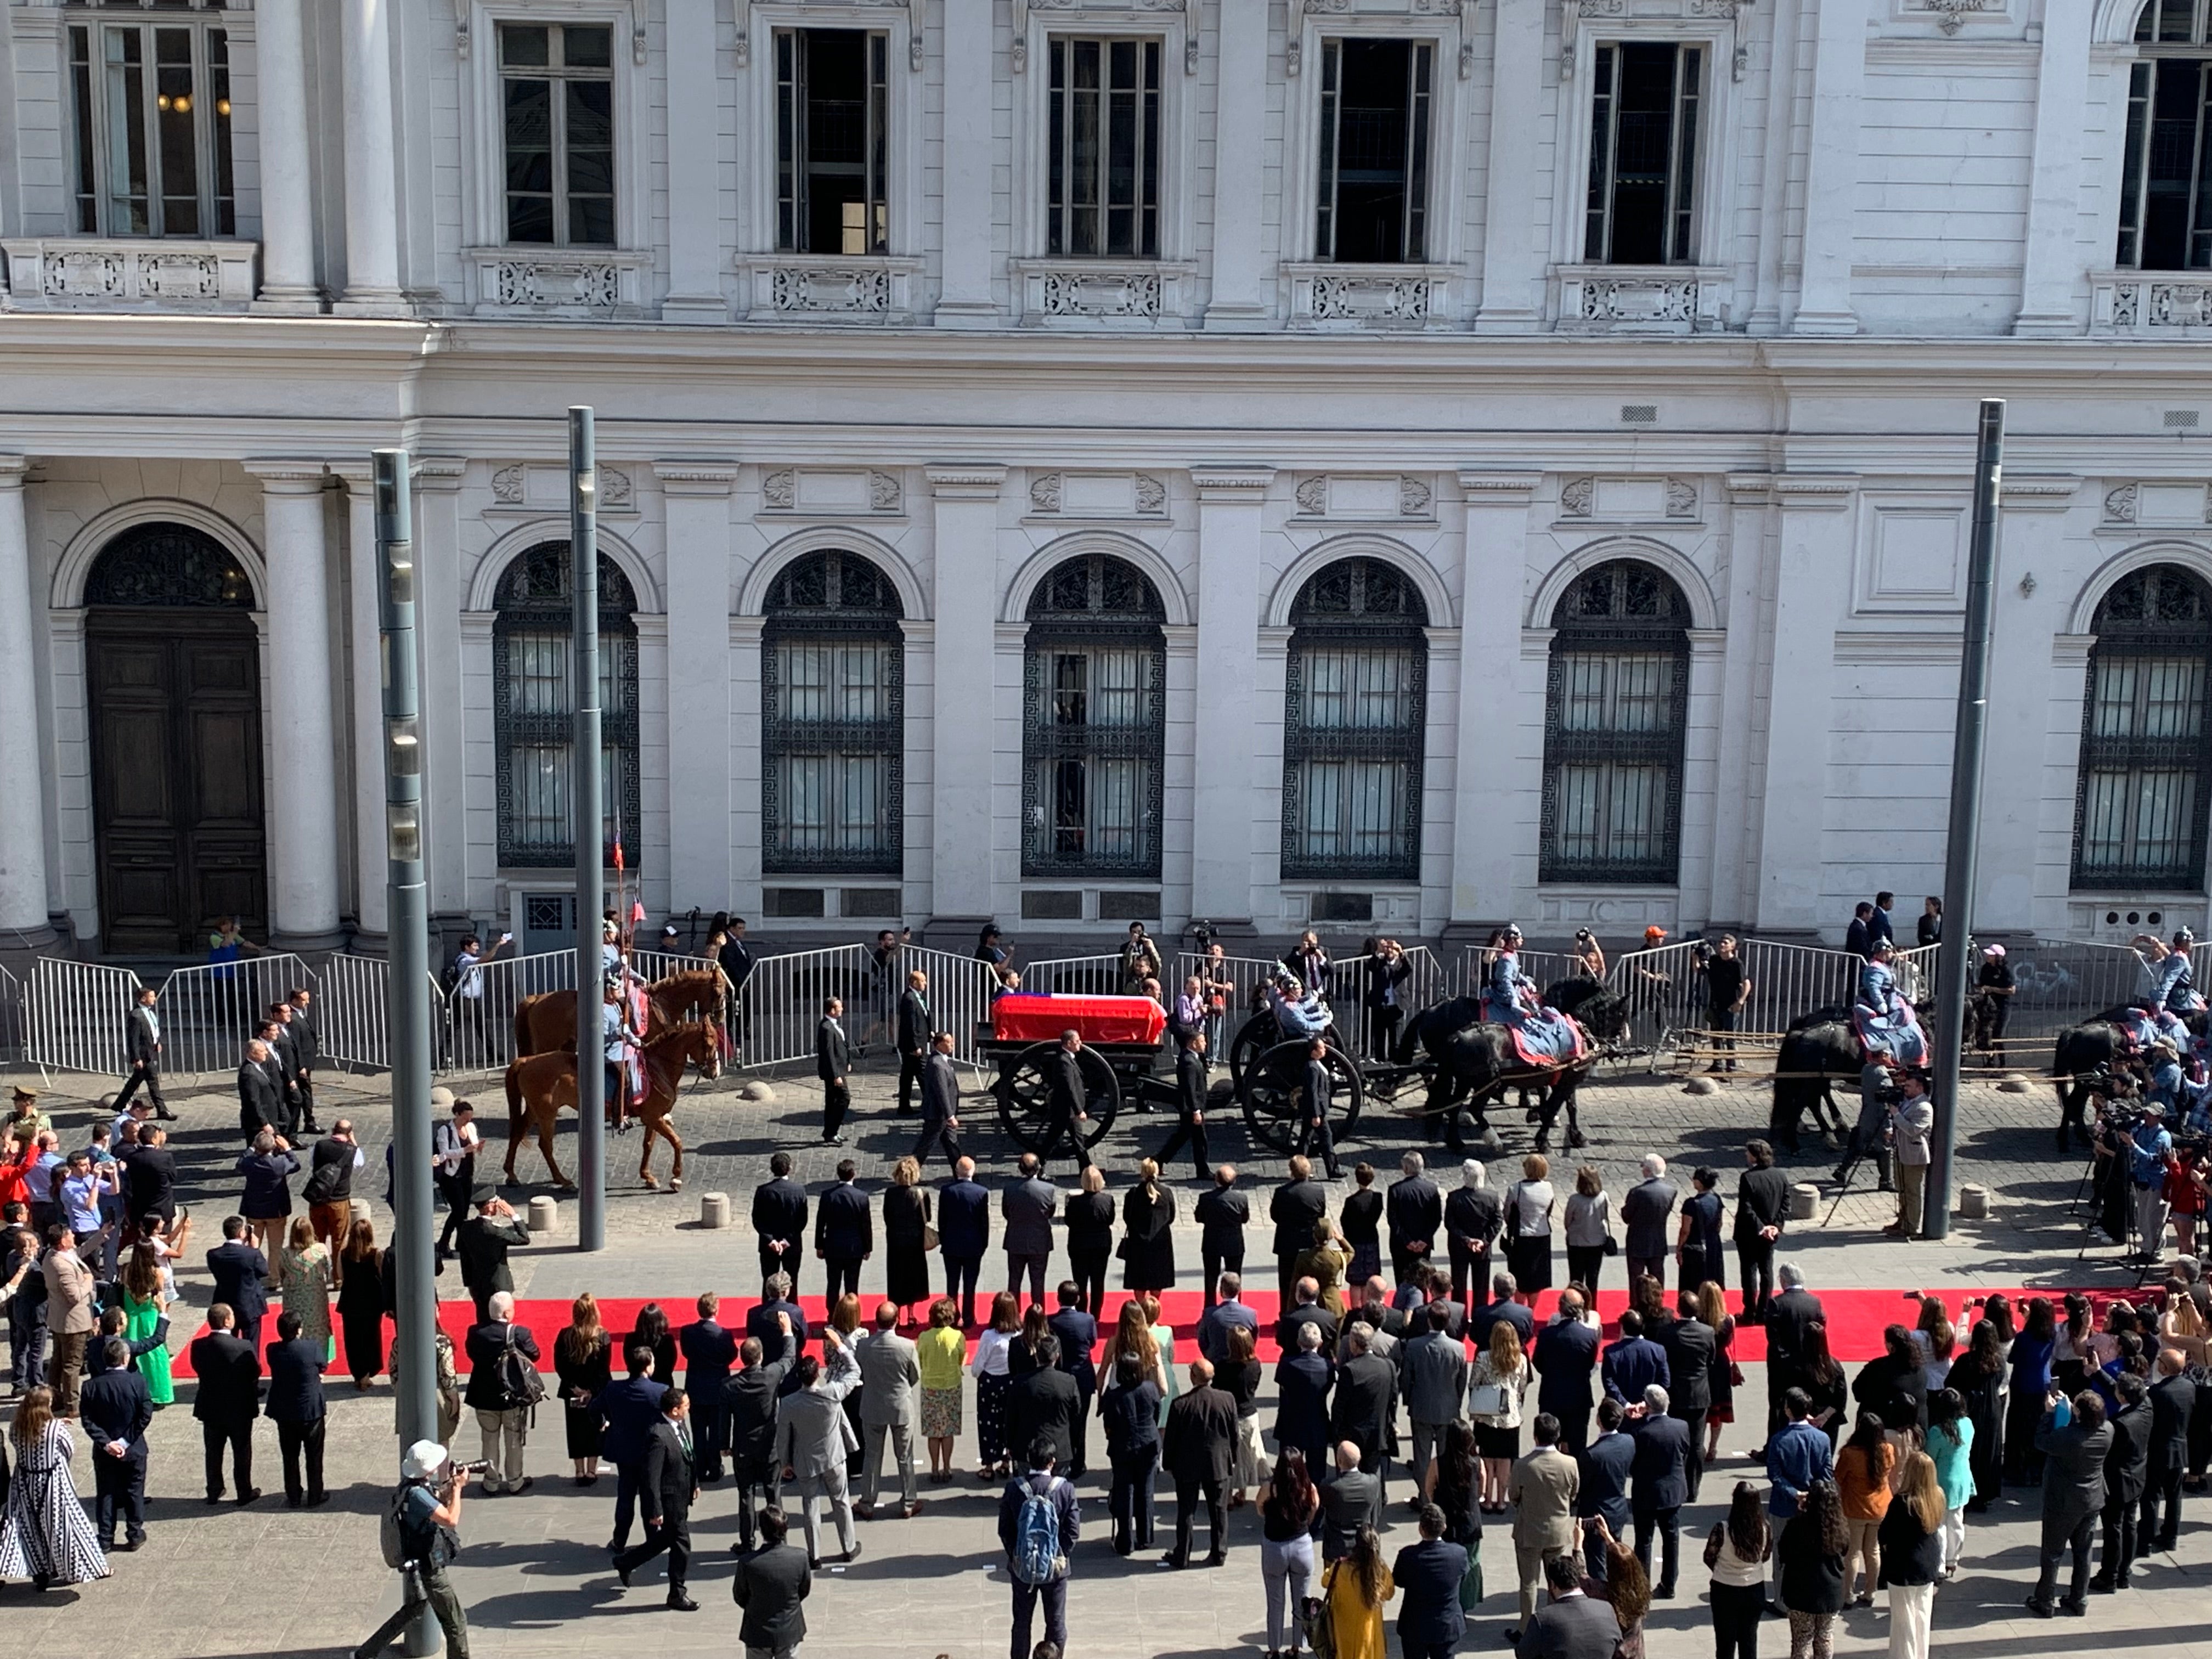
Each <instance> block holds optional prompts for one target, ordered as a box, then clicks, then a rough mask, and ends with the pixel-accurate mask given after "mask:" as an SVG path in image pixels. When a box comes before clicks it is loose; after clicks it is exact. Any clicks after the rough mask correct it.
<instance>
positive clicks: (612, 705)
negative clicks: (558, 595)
mask: <svg viewBox="0 0 2212 1659" xmlns="http://www.w3.org/2000/svg"><path fill="white" fill-rule="evenodd" d="M500 642H501V647H502V649H503V652H504V664H503V670H502V671H501V675H500V676H499V687H500V696H501V708H500V711H499V712H500V721H499V724H500V726H501V731H502V732H505V733H506V734H507V743H506V744H505V748H506V765H507V786H508V799H507V808H506V811H505V813H504V815H503V817H504V822H503V823H502V825H501V848H502V851H501V862H503V863H507V864H545V863H555V862H558V861H559V860H560V859H561V858H564V857H568V856H570V855H571V854H570V849H571V848H573V847H574V828H573V826H572V823H571V817H572V814H573V812H574V797H573V790H572V788H571V776H572V770H571V768H570V765H569V756H570V752H571V745H570V742H569V738H568V728H569V721H570V720H571V718H572V717H573V716H574V712H575V710H574V697H573V694H572V690H571V688H572V687H573V685H574V678H573V669H574V661H575V652H574V645H573V643H572V641H571V639H570V636H569V635H568V632H567V631H566V630H556V629H520V628H517V629H509V630H507V632H505V633H504V634H502V635H501V641H500ZM636 683H637V641H636V640H635V639H634V638H630V637H628V636H625V635H613V634H608V635H601V636H600V640H599V707H600V709H601V711H602V713H601V719H602V720H604V721H605V725H606V727H607V729H608V731H609V732H610V734H611V735H610V736H609V737H608V738H607V739H606V742H605V745H604V746H603V747H602V749H601V750H600V763H599V765H600V771H599V777H600V781H599V792H600V793H599V800H600V807H601V821H600V834H601V836H602V837H603V840H604V842H605V845H607V846H609V847H611V846H612V845H613V844H614V841H615V837H616V836H617V835H618V834H619V833H621V831H620V825H619V814H620V813H621V811H622V809H623V803H624V802H625V801H627V800H629V799H632V798H633V797H634V796H635V793H636V783H635V779H634V778H632V777H631V776H630V775H629V769H630V768H631V767H632V766H634V765H635V759H634V754H635V745H636V737H635V732H636V726H637V715H636V711H635V708H632V707H631V706H630V702H629V689H630V688H631V687H632V686H634V685H635V684H636ZM635 843H636V836H635V830H634V828H633V833H632V834H631V835H630V836H629V837H628V839H627V842H626V844H625V846H624V848H623V856H624V858H625V859H626V860H627V861H628V862H629V865H630V866H631V867H632V868H635V867H636V865H637V862H638V854H639V850H640V849H639V848H638V847H637V845H636V844H635Z"/></svg>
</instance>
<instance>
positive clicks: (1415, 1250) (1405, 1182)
mask: <svg viewBox="0 0 2212 1659" xmlns="http://www.w3.org/2000/svg"><path fill="white" fill-rule="evenodd" d="M1425 1168H1426V1166H1425V1164H1423V1162H1422V1160H1421V1155H1420V1154H1419V1152H1407V1154H1406V1155H1405V1157H1403V1158H1400V1159H1399V1160H1398V1169H1399V1171H1400V1174H1399V1178H1398V1179H1397V1180H1395V1181H1394V1182H1391V1183H1390V1190H1389V1192H1388V1193H1386V1194H1383V1216H1384V1218H1386V1219H1387V1220H1388V1221H1389V1224H1390V1276H1391V1278H1392V1279H1395V1281H1396V1282H1397V1283H1399V1284H1401V1285H1402V1284H1404V1283H1405V1282H1406V1279H1407V1276H1408V1275H1409V1274H1411V1273H1412V1272H1413V1267H1414V1266H1415V1264H1416V1263H1425V1262H1426V1261H1428V1260H1429V1258H1430V1257H1431V1256H1432V1255H1435V1254H1436V1248H1437V1229H1438V1228H1440V1227H1442V1226H1443V1225H1444V1200H1443V1194H1441V1193H1439V1192H1438V1191H1437V1183H1436V1182H1433V1181H1431V1180H1430V1179H1429V1177H1428V1176H1427V1174H1426V1173H1425Z"/></svg>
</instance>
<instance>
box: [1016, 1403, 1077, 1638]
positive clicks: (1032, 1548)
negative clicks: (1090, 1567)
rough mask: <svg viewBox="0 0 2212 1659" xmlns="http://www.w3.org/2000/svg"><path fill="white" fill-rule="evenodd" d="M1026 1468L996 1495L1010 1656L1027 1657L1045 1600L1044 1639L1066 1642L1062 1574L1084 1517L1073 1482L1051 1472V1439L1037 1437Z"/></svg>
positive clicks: (1063, 1578)
mask: <svg viewBox="0 0 2212 1659" xmlns="http://www.w3.org/2000/svg"><path fill="white" fill-rule="evenodd" d="M1025 1461H1026V1462H1027V1463H1028V1465H1029V1471H1028V1473H1027V1474H1022V1475H1018V1476H1016V1477H1015V1478H1013V1479H1012V1480H1008V1481H1007V1483H1006V1490H1005V1491H1004V1492H1001V1493H1000V1496H999V1542H1000V1544H1001V1545H1002V1546H1003V1547H1005V1549H1006V1570H1007V1576H1008V1577H1010V1578H1012V1581H1013V1586H1014V1623H1013V1634H1012V1647H1011V1649H1010V1651H1011V1652H1012V1655H1013V1659H1030V1631H1031V1629H1032V1628H1033V1627H1034V1626H1035V1624H1036V1611H1037V1603H1038V1602H1039V1601H1042V1602H1043V1603H1044V1636H1045V1640H1046V1641H1047V1642H1049V1643H1051V1644H1054V1646H1055V1647H1056V1648H1059V1649H1063V1650H1064V1649H1065V1648H1066V1645H1067V1574H1068V1562H1069V1560H1070V1559H1071V1558H1072V1556H1073V1553H1074V1546H1075V1544H1076V1541H1077V1540H1078V1539H1079V1538H1080V1537H1081V1535H1082V1530H1083V1518H1082V1515H1081V1512H1080V1511H1079V1509H1078V1507H1077V1504H1076V1501H1075V1487H1074V1485H1073V1483H1072V1482H1070V1481H1067V1480H1062V1479H1061V1478H1060V1476H1059V1475H1057V1474H1054V1472H1053V1455H1052V1446H1051V1443H1049V1442H1048V1441H1046V1440H1044V1439H1042V1438H1040V1439H1039V1440H1038V1441H1037V1443H1036V1444H1035V1445H1034V1446H1031V1447H1030V1449H1029V1450H1028V1453H1027V1455H1026V1458H1025Z"/></svg>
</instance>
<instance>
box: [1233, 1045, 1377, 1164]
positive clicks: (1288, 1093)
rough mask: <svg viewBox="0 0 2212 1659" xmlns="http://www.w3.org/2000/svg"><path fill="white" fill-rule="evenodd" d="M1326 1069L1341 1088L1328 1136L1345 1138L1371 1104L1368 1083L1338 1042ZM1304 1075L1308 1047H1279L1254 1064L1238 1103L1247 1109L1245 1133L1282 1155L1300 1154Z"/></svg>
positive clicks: (1325, 1060)
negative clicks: (1299, 1100)
mask: <svg viewBox="0 0 2212 1659" xmlns="http://www.w3.org/2000/svg"><path fill="white" fill-rule="evenodd" d="M1240 1040H1241V1039H1240ZM1322 1064H1323V1065H1324V1066H1328V1073H1329V1076H1330V1077H1331V1078H1332V1079H1334V1081H1335V1084H1336V1088H1335V1091H1334V1093H1333V1094H1332V1096H1331V1097H1330V1098H1331V1102H1332V1104H1333V1105H1334V1115H1333V1116H1332V1117H1331V1118H1330V1120H1329V1133H1330V1134H1331V1135H1332V1136H1334V1135H1338V1134H1341V1133H1344V1131H1345V1130H1346V1129H1349V1128H1350V1127H1352V1125H1353V1124H1355V1123H1357V1122H1358V1121H1359V1109H1360V1108H1361V1107H1362V1106H1364V1105H1365V1104H1366V1102H1367V1084H1366V1080H1365V1079H1364V1078H1362V1077H1361V1076H1360V1074H1359V1065H1358V1061H1356V1060H1353V1059H1352V1056H1351V1055H1349V1054H1346V1053H1345V1052H1344V1050H1343V1049H1341V1048H1338V1047H1337V1046H1336V1045H1335V1044H1334V1043H1333V1042H1332V1043H1331V1044H1329V1047H1328V1054H1327V1055H1326V1056H1325V1057H1324V1058H1323V1060H1322ZM1305 1073H1306V1044H1305V1043H1304V1042H1278V1043H1276V1044H1274V1045H1273V1047H1272V1048H1268V1049H1267V1052H1266V1053H1264V1054H1261V1056H1260V1057H1259V1059H1258V1060H1255V1061H1254V1063H1253V1066H1252V1069H1251V1070H1250V1072H1249V1073H1247V1074H1246V1076H1245V1079H1244V1081H1243V1085H1242V1086H1241V1087H1239V1088H1238V1090H1237V1098H1238V1100H1240V1101H1241V1102H1243V1106H1244V1127H1245V1128H1246V1129H1247V1130H1248V1131H1249V1133H1250V1134H1251V1137H1252V1139H1254V1140H1255V1141H1256V1142H1259V1143H1260V1144H1261V1145H1263V1146H1271V1147H1273V1149H1274V1150H1275V1151H1277V1152H1295V1151H1296V1150H1297V1144H1298V1127H1299V1126H1298V1103H1297V1094H1298V1089H1299V1087H1300V1085H1303V1084H1304V1081H1305Z"/></svg>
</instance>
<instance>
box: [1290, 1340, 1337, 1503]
mask: <svg viewBox="0 0 2212 1659" xmlns="http://www.w3.org/2000/svg"><path fill="white" fill-rule="evenodd" d="M1335 1384H1336V1370H1335V1368H1334V1366H1332V1365H1331V1364H1329V1363H1328V1356H1327V1355H1326V1354H1324V1353H1322V1335H1321V1327H1319V1326H1318V1325H1306V1326H1303V1327H1301V1328H1299V1330H1298V1334H1297V1346H1295V1347H1292V1348H1289V1349H1286V1350H1285V1352H1284V1354H1283V1357H1282V1358H1280V1359H1279V1360H1277V1361H1276V1362H1275V1443H1276V1444H1277V1445H1278V1446H1296V1447H1297V1449H1299V1450H1301V1451H1303V1452H1304V1453H1305V1455H1306V1467H1307V1468H1309V1469H1318V1468H1321V1467H1322V1452H1323V1451H1324V1450H1326V1449H1327V1448H1328V1394H1329V1390H1330V1389H1332V1388H1334V1386H1335Z"/></svg>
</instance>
